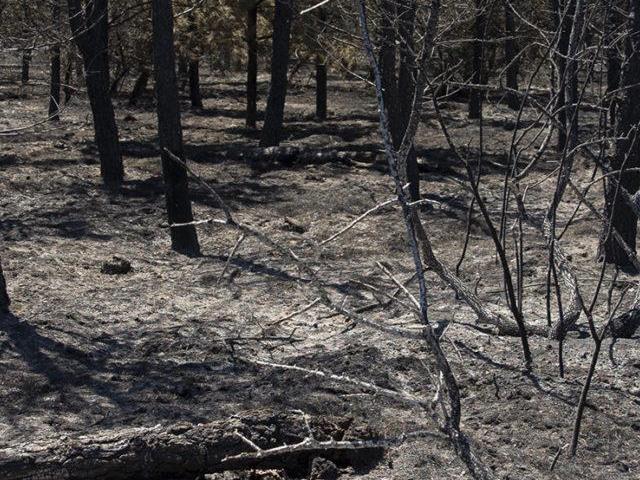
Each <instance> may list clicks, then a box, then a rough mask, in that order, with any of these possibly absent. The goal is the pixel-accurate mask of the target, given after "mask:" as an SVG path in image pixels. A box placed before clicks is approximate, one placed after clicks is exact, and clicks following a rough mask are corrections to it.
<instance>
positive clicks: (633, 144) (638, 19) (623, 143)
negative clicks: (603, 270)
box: [604, 0, 640, 270]
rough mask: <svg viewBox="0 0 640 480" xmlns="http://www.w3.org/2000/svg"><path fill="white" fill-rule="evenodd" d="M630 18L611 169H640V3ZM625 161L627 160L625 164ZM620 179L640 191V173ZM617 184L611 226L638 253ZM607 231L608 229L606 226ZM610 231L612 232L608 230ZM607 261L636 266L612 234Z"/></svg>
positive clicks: (632, 221)
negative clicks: (614, 150) (639, 127)
mask: <svg viewBox="0 0 640 480" xmlns="http://www.w3.org/2000/svg"><path fill="white" fill-rule="evenodd" d="M629 4H630V12H629V16H628V19H629V20H628V24H629V34H628V37H627V40H626V45H625V50H626V59H625V62H624V71H623V73H622V85H621V87H622V90H623V93H622V95H623V97H622V101H621V104H620V108H619V112H618V121H617V126H616V137H617V138H622V139H621V140H618V141H617V145H616V152H615V155H614V156H613V158H612V160H611V169H612V170H620V169H624V170H626V169H630V168H637V167H640V135H638V132H637V130H636V127H637V125H638V124H639V123H640V102H638V98H640V85H638V79H639V78H640V0H631V1H630V2H629ZM625 160H626V161H625ZM615 178H619V179H620V181H619V185H620V187H622V188H625V189H626V190H627V191H628V192H629V193H630V194H631V195H633V194H634V193H636V192H637V190H638V188H640V175H639V174H638V173H637V172H627V171H625V172H623V173H622V174H621V175H620V177H618V176H617V175H616V176H615ZM616 183H617V182H614V181H608V182H607V188H606V192H605V205H606V215H607V218H611V223H612V225H611V227H612V228H615V229H616V230H617V231H618V233H619V234H620V235H621V237H622V238H623V240H624V241H625V242H626V244H627V245H628V246H629V247H630V248H631V250H633V251H634V252H635V251H636V234H637V226H638V218H637V217H636V216H635V214H634V212H633V210H632V209H631V208H630V207H629V206H628V205H627V203H626V202H625V200H624V198H623V197H622V194H621V193H620V192H618V193H617V194H616V191H617V189H618V188H617V185H616ZM605 228H607V227H605ZM607 231H609V229H608V228H607ZM604 259H605V261H606V262H608V263H614V264H616V265H618V266H619V267H621V268H623V269H625V270H633V265H632V264H631V262H630V261H629V259H628V258H627V255H626V254H625V252H624V249H623V247H622V246H621V245H620V244H618V242H617V241H616V240H615V239H614V238H613V236H612V235H608V236H605V240H604Z"/></svg>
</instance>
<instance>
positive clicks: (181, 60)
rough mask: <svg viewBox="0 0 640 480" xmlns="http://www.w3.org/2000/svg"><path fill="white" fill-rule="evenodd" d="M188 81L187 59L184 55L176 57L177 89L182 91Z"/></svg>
mask: <svg viewBox="0 0 640 480" xmlns="http://www.w3.org/2000/svg"><path fill="white" fill-rule="evenodd" d="M187 83H189V60H188V59H187V57H185V56H184V55H180V56H179V57H178V89H179V90H180V91H181V92H184V91H185V90H186V88H187Z"/></svg>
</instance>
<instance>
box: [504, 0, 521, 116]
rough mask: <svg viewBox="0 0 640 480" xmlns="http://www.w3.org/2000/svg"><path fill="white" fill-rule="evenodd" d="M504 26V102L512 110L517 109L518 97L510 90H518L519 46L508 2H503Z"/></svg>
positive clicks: (518, 107)
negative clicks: (505, 85) (505, 89)
mask: <svg viewBox="0 0 640 480" xmlns="http://www.w3.org/2000/svg"><path fill="white" fill-rule="evenodd" d="M504 26H505V40H504V63H505V65H506V72H505V73H506V77H507V78H506V80H507V88H508V89H509V91H508V92H507V96H506V102H507V106H509V108H511V109H512V110H519V109H520V98H519V96H518V94H517V93H516V92H512V91H511V90H518V72H519V70H520V59H519V58H518V53H519V48H518V41H517V40H516V24H515V20H514V17H513V12H512V11H511V6H510V4H509V2H504Z"/></svg>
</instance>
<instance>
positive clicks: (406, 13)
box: [395, 0, 420, 201]
mask: <svg viewBox="0 0 640 480" xmlns="http://www.w3.org/2000/svg"><path fill="white" fill-rule="evenodd" d="M398 8H399V12H398V19H399V32H400V72H399V75H398V97H399V101H400V115H399V119H398V123H399V125H398V127H397V129H398V132H397V133H396V135H395V137H396V139H395V142H396V148H399V147H400V144H401V143H402V139H403V137H404V134H405V132H406V131H407V127H408V125H409V118H410V117H411V111H412V109H413V92H414V91H415V88H416V84H415V72H416V59H415V54H414V50H413V49H414V41H413V33H414V29H415V15H416V4H415V1H414V0H404V1H403V2H401V3H400V5H399V7H398ZM407 179H408V180H409V196H410V198H411V200H413V201H417V200H420V172H419V171H418V156H417V155H416V151H415V148H414V147H413V146H412V147H411V150H410V151H409V155H408V156H407Z"/></svg>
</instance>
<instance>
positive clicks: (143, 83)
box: [129, 66, 151, 107]
mask: <svg viewBox="0 0 640 480" xmlns="http://www.w3.org/2000/svg"><path fill="white" fill-rule="evenodd" d="M150 76H151V72H150V71H149V69H148V68H147V67H145V66H142V67H140V74H139V75H138V78H137V79H136V83H134V84H133V89H132V90H131V94H130V95H129V106H130V107H135V106H136V105H137V104H138V100H140V97H142V95H143V94H144V92H145V91H146V90H147V85H148V83H149V77H150Z"/></svg>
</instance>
